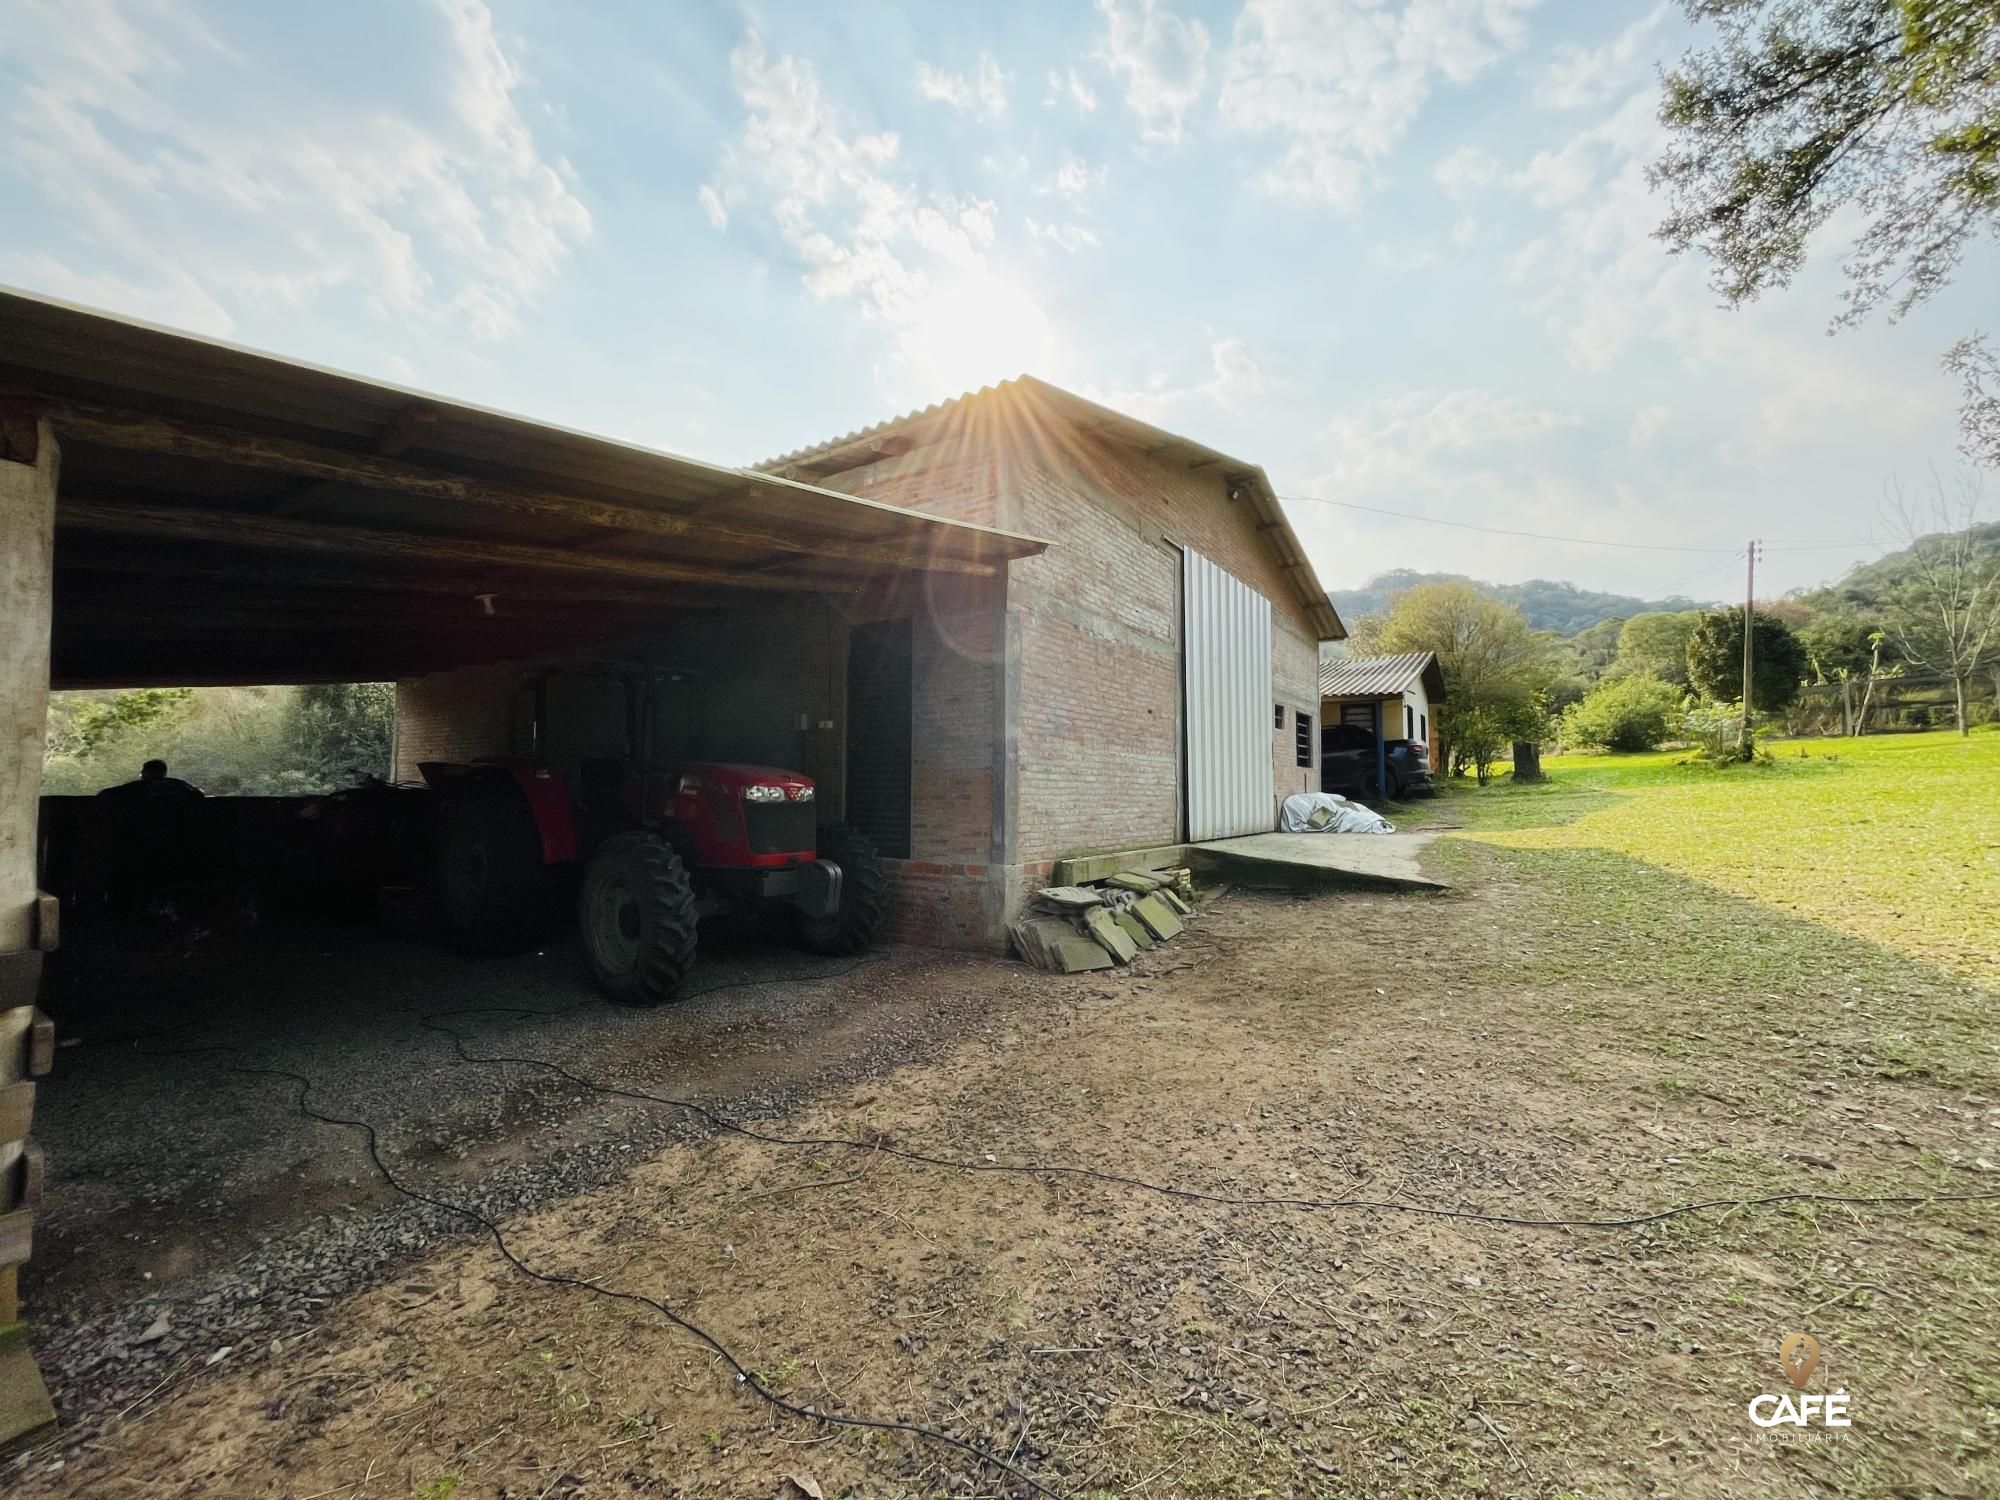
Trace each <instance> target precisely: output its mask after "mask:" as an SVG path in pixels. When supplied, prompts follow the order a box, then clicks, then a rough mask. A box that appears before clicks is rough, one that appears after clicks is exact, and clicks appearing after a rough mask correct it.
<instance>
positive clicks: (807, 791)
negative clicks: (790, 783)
mask: <svg viewBox="0 0 2000 1500" xmlns="http://www.w3.org/2000/svg"><path fill="white" fill-rule="evenodd" d="M812 799H813V789H812V788H811V787H809V786H795V787H793V788H792V800H793V801H794V802H810V801H812Z"/></svg>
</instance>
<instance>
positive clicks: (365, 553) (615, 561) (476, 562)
mask: <svg viewBox="0 0 2000 1500" xmlns="http://www.w3.org/2000/svg"><path fill="white" fill-rule="evenodd" d="M56 526H57V529H58V531H59V532H61V531H65V530H68V531H97V532H111V533H114V534H117V535H122V536H150V537H158V538H163V539H169V540H182V541H199V542H213V543H217V544H220V545H223V546H228V547H232V548H255V549H261V550H265V551H273V552H292V553H304V554H318V555H345V556H354V557H376V558H386V559H392V560H397V561H403V562H413V563H431V564H434V565H438V566H451V565H457V566H460V567H469V566H480V565H483V566H489V567H496V568H519V569H522V570H524V571H528V572H544V573H549V572H569V573H589V574H597V575H601V576H603V577H608V578H629V579H651V580H654V581H656V582H661V583H691V584H709V585H714V586H718V587H727V588H742V589H761V590H766V591H772V592H778V591H786V592H790V591H797V590H811V589H828V590H833V591H844V590H846V589H849V588H851V587H853V586H854V583H855V580H853V579H852V578H850V577H847V576H844V575H843V576H829V575H827V574H825V573H823V572H817V571H815V572H811V573H797V574H793V575H791V576H789V577H785V576H779V575H776V574H769V573H752V572H730V571H727V570H724V569H719V568H713V567H702V566H699V565H696V564H689V563H677V562H672V561H669V560H667V559H665V558H653V557H630V556H618V555H615V554H612V555H604V554H597V553H579V552H572V551H566V550H564V549H562V548H558V547H532V546H526V545H523V544H520V543H516V542H484V541H473V540H469V539H467V538H464V537H453V536H425V535H422V534H419V533H414V532H404V531H378V530H373V529H371V528H367V527H360V526H325V525H320V524H317V523H314V522H308V521H294V520H286V519H282V518H279V517H274V516H263V515H255V514H244V513H241V512H236V511H212V510H200V509H197V508H195V507H192V506H178V505H102V504H96V503H93V502H91V501H88V500H74V499H68V498H65V499H64V500H62V501H61V502H60V503H59V504H58V506H57V508H56ZM801 561H804V559H801Z"/></svg>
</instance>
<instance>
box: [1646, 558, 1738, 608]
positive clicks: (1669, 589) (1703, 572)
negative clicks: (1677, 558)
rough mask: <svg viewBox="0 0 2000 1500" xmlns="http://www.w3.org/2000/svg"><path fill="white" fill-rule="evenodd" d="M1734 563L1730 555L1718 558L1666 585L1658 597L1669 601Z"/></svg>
mask: <svg viewBox="0 0 2000 1500" xmlns="http://www.w3.org/2000/svg"><path fill="white" fill-rule="evenodd" d="M1735 561H1736V557H1735V555H1734V554H1733V553H1732V554H1731V555H1730V556H1728V557H1719V558H1717V559H1716V560H1715V561H1714V562H1711V563H1705V564H1703V565H1702V566H1701V567H1699V568H1697V569H1695V571H1694V572H1692V573H1690V574H1688V576H1687V577H1685V578H1682V579H1678V580H1676V581H1675V582H1673V583H1670V584H1668V585H1667V586H1666V587H1665V588H1663V589H1661V590H1660V591H1659V597H1660V598H1662V599H1671V598H1673V597H1674V595H1675V594H1676V593H1677V592H1678V591H1679V590H1681V589H1684V588H1686V587H1687V586H1688V585H1689V584H1691V583H1696V582H1699V581H1700V580H1701V579H1703V578H1706V577H1708V575H1709V574H1711V573H1720V572H1721V571H1722V570H1723V569H1724V568H1726V567H1728V566H1729V565H1730V564H1731V563H1733V562H1735Z"/></svg>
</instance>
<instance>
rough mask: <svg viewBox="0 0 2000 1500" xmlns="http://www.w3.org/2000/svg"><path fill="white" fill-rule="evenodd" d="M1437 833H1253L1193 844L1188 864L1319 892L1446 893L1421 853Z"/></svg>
mask: <svg viewBox="0 0 2000 1500" xmlns="http://www.w3.org/2000/svg"><path fill="white" fill-rule="evenodd" d="M1436 837H1437V835H1436V834H1433V833H1253V834H1250V835H1248V836H1246V837H1244V838H1235V839H1215V840H1212V841H1211V842H1209V843H1205V844H1190V845H1188V848H1187V857H1188V862H1189V863H1190V864H1191V865H1192V866H1193V867H1194V868H1195V869H1196V870H1198V871H1200V872H1201V873H1203V874H1205V875H1208V876H1210V877H1211V878H1214V877H1220V878H1222V879H1225V880H1235V881H1239V882H1241V883H1243V884H1245V885H1273V886H1280V887H1288V888H1292V889H1303V890H1316V889H1320V888H1323V887H1328V886H1342V885H1346V886H1371V887H1375V888H1377V889H1389V890H1409V891H1442V890H1448V889H1450V887H1449V886H1447V885H1446V884H1445V882H1444V881H1442V880H1436V879H1433V878H1432V877H1431V876H1429V875H1426V874H1425V873H1424V872H1423V870H1422V868H1421V866H1420V865H1419V863H1418V856H1419V855H1421V854H1422V853H1423V851H1424V850H1425V849H1426V848H1428V847H1429V846H1430V843H1431V841H1432V840H1433V839H1434V838H1436Z"/></svg>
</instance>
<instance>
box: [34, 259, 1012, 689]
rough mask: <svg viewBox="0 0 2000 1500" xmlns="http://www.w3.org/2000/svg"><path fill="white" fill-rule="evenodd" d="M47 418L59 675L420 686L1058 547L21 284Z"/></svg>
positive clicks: (57, 680) (70, 678)
mask: <svg viewBox="0 0 2000 1500" xmlns="http://www.w3.org/2000/svg"><path fill="white" fill-rule="evenodd" d="M35 416H42V417H46V418H47V419H48V421H49V423H50V426H51V428H52V430H53V432H54V435H55V437H56V439H57V441H58V443H59V445H60V447H61V452H62V468H61V475H60V480H59V488H58V499H57V507H56V543H55V569H56V571H55V624H54V640H53V665H52V669H51V677H52V680H53V682H54V684H55V685H56V686H58V687H75V686H89V685H117V686H140V685H146V684H169V683H172V684H183V683H202V682H307V681H352V680H361V679H388V678H396V677H410V676H417V675H421V674H422V673H424V672H429V671H436V670H441V669H444V668H448V667H453V666H460V665H466V664H469V663H475V662H484V661H496V660H501V659H506V658H510V657H517V656H523V655H533V654H537V653H541V652H545V651H551V650H561V649H566V648H569V647H572V646H580V645H585V644H589V643H592V642H596V641H601V640H605V639H609V638H612V637H615V636H618V635H623V634H629V633H632V632H633V631H636V630H639V629H643V628H644V627H645V626H646V625H647V624H648V623H650V622H657V621H659V620H661V619H663V618H664V617H666V616H669V615H672V614H676V613H679V612H682V611H685V610H689V609H698V608H707V607H714V606H718V605H722V604H728V603H740V602H742V601H745V600H749V599H755V598H757V597H759V596H760V595H770V594H774V593H797V592H801V591H807V592H817V593H830V594H842V595H845V594H855V593H859V592H861V591H863V590H865V589H868V588H870V587H871V586H877V585H880V584H882V583H884V582H885V581H887V580H890V579H893V578H895V577H897V576H900V575H903V574H906V573H909V572H911V571H923V572H932V573H946V574H960V575H971V576H984V575H990V574H992V573H994V572H996V571H997V570H1001V569H1004V568H1005V566H1006V564H1007V562H1008V561H1009V560H1010V559H1013V558H1016V557H1023V556H1027V555H1029V554H1031V553H1035V552H1039V551H1041V550H1042V548H1043V547H1044V545H1045V544H1044V543H1043V542H1040V541H1038V540H1035V539H1034V538H1031V537H1025V536H1019V535H1015V534H1013V533H1009V532H1004V531H996V530H992V529H990V528H986V527H980V526H968V525H963V524H960V523H957V522H952V521H946V520H942V519H939V518H938V517H935V516H929V515H924V514H922V513H919V512H916V511H910V510H904V509H901V508H899V507H896V506H892V505H884V504H881V503H879V502H875V501H870V500H864V499H858V498H856V497H854V496H851V495H842V494H837V493H835V492H833V491H831V490H824V489H820V488H818V487H816V486H813V485H810V484H803V483H799V482H796V481H793V480H788V479H782V478H778V477H776V476H773V475H768V474H757V473H751V472H747V471H744V470H740V469H730V468H724V467H720V466H718V465H714V464H706V463H701V462H698V461H696V460H694V459H688V458H680V457H677V456H675V455H672V454H668V453H661V452H657V451H655V450H652V449H648V448H641V447H637V446H634V445H632V444H629V443H621V442H615V441H613V440H611V439H608V438H602V437H594V436H590V435H588V434H585V433H579V432H573V431H570V430H567V429H565V428H560V427H553V426H549V425H547V424H545V423H539V422H532V421H529V420H527V419H525V418H522V417H517V416H510V415H507V414H505V413H502V412H496V411H490V410H487V409H485V408H482V407H477V406H469V405H466V404H464V403H461V402H454V401H449V400H445V399H442V398H439V397H435V396H428V395H423V394H421V393H418V392H413V391H407V390H401V389H398V388H396V387H394V386H388V385H382V384H378V383H376V382H372V381H367V380H361V379H358V378H356V377H354V376H351V375H343V374H339V373H336V372H333V371H329V370H323V369H319V368H316V367H314V366H310V365H304V364H298V363H295V362H292V361H288V360H282V359H277V358H274V357H272V356H270V355H266V354H258V353H254V352H252V351H249V350H245V349H239V348H236V347H233V346H231V345H227V344H222V343H217V342H214V341H211V340H206V339H199V338H193V337H190V336H188V335H186V334H179V333H173V332H169V331H167V330H165V329H160V328H154V327H150V326H148V325H144V324H140V323H135V322H129V321H126V320H123V319H119V318H114V317H110V316H107V315H105V314H102V313H96V312H90V311H87V310H85V309H82V308H76V307H70V306H67V305H64V304H61V303H57V302H52V301H48V300H45V299H42V298H38V297H34V296H30V295H27V294H25V293H20V292H14V291H7V290H0V423H4V424H6V427H8V428H11V430H12V431H13V432H14V433H15V434H16V438H17V440H18V437H19V434H20V433H21V431H22V430H23V427H24V426H26V425H27V424H28V423H30V422H31V419H32V418H33V417H35ZM27 430H29V431H32V427H31V426H28V428H27Z"/></svg>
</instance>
